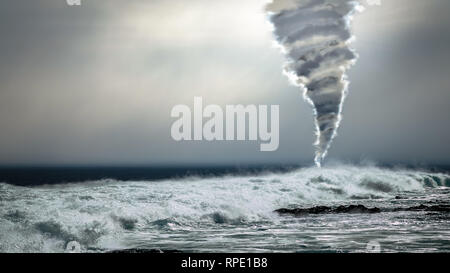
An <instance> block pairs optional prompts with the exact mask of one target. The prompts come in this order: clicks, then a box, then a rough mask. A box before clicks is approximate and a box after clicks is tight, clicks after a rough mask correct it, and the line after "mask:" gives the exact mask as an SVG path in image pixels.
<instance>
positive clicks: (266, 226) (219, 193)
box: [0, 166, 450, 252]
mask: <svg viewBox="0 0 450 273" xmlns="http://www.w3.org/2000/svg"><path fill="white" fill-rule="evenodd" d="M449 186H450V176H449V175H447V174H443V173H430V172H423V171H412V170H393V169H382V168H377V167H354V166H339V167H328V168H322V169H317V168H304V169H299V170H295V171H291V172H288V173H283V174H266V175H261V176H239V177H233V176H227V177H218V178H196V177H190V178H184V179H179V180H166V181H158V182H155V181H127V182H124V181H115V180H100V181H91V182H82V183H71V184H59V185H51V186H37V187H20V186H14V185H10V184H5V183H1V184H0V252H63V251H65V249H66V246H67V244H68V243H69V242H71V241H76V242H78V243H79V244H80V245H81V251H86V252H106V251H111V250H117V249H130V248H140V249H164V250H166V249H170V250H179V251H188V252H191V251H194V252H206V251H208V252H209V251H212V252H366V251H367V248H366V247H367V244H368V243H369V242H371V243H372V244H373V242H378V243H379V244H380V246H381V251H385V252H449V251H450V222H449V220H450V214H449V213H448V212H445V211H444V212H432V211H382V212H381V213H375V214H317V215H316V214H315V215H303V216H301V217H293V216H288V215H279V214H277V213H275V212H274V210H276V209H279V208H285V207H294V206H295V207H313V206H318V205H329V206H334V205H349V204H363V205H365V206H367V207H378V208H407V207H411V206H417V205H449V203H450V188H449Z"/></svg>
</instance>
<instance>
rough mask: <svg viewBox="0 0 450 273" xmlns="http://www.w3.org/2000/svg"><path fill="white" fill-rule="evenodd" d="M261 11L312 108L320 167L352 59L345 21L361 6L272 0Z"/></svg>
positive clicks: (344, 0) (339, 0) (345, 0)
mask: <svg viewBox="0 0 450 273" xmlns="http://www.w3.org/2000/svg"><path fill="white" fill-rule="evenodd" d="M367 3H368V4H379V2H373V1H368V2H367ZM266 10H267V12H268V14H269V16H270V21H271V23H272V24H273V27H274V34H275V37H276V40H277V42H278V43H279V45H280V46H281V48H282V51H283V53H284V54H285V55H286V57H287V59H288V61H287V63H286V64H285V67H284V72H285V74H286V75H287V76H288V77H289V79H290V80H291V82H292V83H293V84H294V85H296V86H299V87H300V88H301V89H302V90H303V96H304V98H305V100H306V101H307V102H308V103H309V104H311V105H312V107H313V110H314V118H315V127H316V135H317V139H316V142H315V143H314V145H315V147H316V155H315V160H314V161H315V163H316V165H317V166H318V167H320V166H321V164H322V160H323V159H324V158H325V156H326V155H327V151H328V149H329V148H330V145H331V143H332V141H333V139H334V138H335V136H336V132H337V129H338V127H339V124H340V122H341V119H342V107H343V103H344V100H345V96H346V95H347V88H348V84H349V81H348V80H347V76H346V71H347V70H348V68H349V67H350V66H351V65H352V64H354V62H355V61H356V59H357V54H356V53H355V52H354V51H353V50H352V48H350V45H349V44H350V42H351V40H352V37H353V36H352V33H351V22H352V18H353V15H354V14H355V13H356V12H358V11H362V10H363V5H362V4H361V3H360V2H358V1H354V0H274V1H272V2H271V3H270V4H268V5H267V7H266Z"/></svg>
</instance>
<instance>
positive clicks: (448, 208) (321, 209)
mask: <svg viewBox="0 0 450 273" xmlns="http://www.w3.org/2000/svg"><path fill="white" fill-rule="evenodd" d="M398 211H428V212H450V205H433V206H426V205H419V206H414V207H400V208H385V209H380V208H377V207H374V208H367V207H365V206H363V205H348V206H338V207H328V206H317V207H311V208H294V209H287V208H282V209H277V210H275V212H277V213H279V214H290V215H294V216H302V215H308V214H337V213H368V214H370V213H379V212H398Z"/></svg>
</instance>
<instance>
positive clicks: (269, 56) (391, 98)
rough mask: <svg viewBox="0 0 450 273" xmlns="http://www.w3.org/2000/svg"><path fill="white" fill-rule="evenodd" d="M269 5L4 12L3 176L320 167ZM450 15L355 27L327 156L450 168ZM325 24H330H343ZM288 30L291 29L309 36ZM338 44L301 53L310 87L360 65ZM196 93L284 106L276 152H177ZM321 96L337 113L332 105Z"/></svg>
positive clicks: (398, 10) (40, 6) (232, 148)
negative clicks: (32, 167) (79, 167)
mask: <svg viewBox="0 0 450 273" xmlns="http://www.w3.org/2000/svg"><path fill="white" fill-rule="evenodd" d="M264 2H265V1H257V0H255V1H250V0H249V1H238V0H232V1H231V0H230V1H209V0H196V1H189V3H187V1H178V0H169V1H144V0H142V1H141V0H132V1H119V0H110V1H87V0H86V1H82V6H81V7H69V6H67V5H66V3H65V1H63V0H61V1H59V0H58V1H55V0H39V1H31V0H30V1H17V0H4V1H1V2H0V60H1V64H0V130H1V132H0V164H14V163H29V164H47V163H51V164H72V163H77V164H112V163H116V164H119V163H136V164H147V163H148V164H151V163H204V162H209V163H214V164H222V163H258V162H266V163H267V162H277V163H284V162H290V163H292V162H294V163H296V162H310V155H311V153H312V152H313V150H312V148H311V147H310V143H311V142H312V141H313V136H312V135H311V130H313V128H314V127H313V126H314V125H313V124H312V121H311V119H310V111H309V109H308V107H302V105H303V104H302V102H301V99H299V96H298V92H297V90H296V88H295V87H290V86H289V85H288V84H287V83H286V80H285V78H284V77H283V75H281V73H280V71H279V67H280V66H281V65H282V62H283V57H282V56H281V54H279V52H277V51H276V50H273V48H271V39H272V37H271V34H270V30H269V29H268V28H267V26H266V25H265V17H264V14H263V6H264V4H265V3H264ZM449 9H450V2H448V1H446V0H433V1H418V0H417V1H409V0H408V1H405V0H392V1H385V3H383V5H382V6H381V7H379V8H375V9H368V10H367V11H366V12H365V13H364V14H363V15H361V16H357V17H356V18H355V19H356V20H361V21H360V22H359V23H358V24H357V25H358V26H357V27H356V29H355V33H356V35H357V36H358V40H356V42H355V43H354V44H353V45H354V47H355V48H356V50H357V51H358V53H359V54H360V55H361V58H360V62H358V64H357V65H356V66H355V67H354V68H353V69H352V70H351V71H350V77H351V79H352V85H351V87H350V88H351V90H350V92H351V94H352V96H350V97H349V100H348V101H347V103H346V108H345V110H344V115H345V119H344V122H343V123H342V128H341V131H340V135H341V136H340V137H339V138H338V139H337V142H336V145H335V146H333V148H332V149H331V150H330V156H332V157H335V158H341V159H355V158H356V159H358V158H359V157H360V156H361V155H363V156H367V157H370V158H372V159H375V160H377V159H379V160H382V161H408V160H411V159H418V160H424V161H427V162H432V161H434V162H441V163H442V162H447V163H450V161H449V160H448V154H449V153H450V150H449V149H450V148H449V147H450V145H447V144H446V139H450V128H449V126H448V125H447V124H448V121H447V119H448V117H449V116H450V105H449V103H450V97H449V96H450V95H449V94H450V92H448V90H449V89H450V79H449V77H448V75H447V74H448V71H449V70H450V60H449V59H448V56H450V54H449V53H448V48H449V45H450V33H449V29H450V22H449V19H448V16H447V11H448V10H449ZM294 15H295V14H292V16H294ZM314 16H315V17H316V18H320V19H318V20H319V21H320V22H321V23H323V24H324V25H330V20H328V19H326V18H332V17H333V16H335V15H333V14H332V12H331V13H330V12H323V13H322V14H321V13H318V14H315V15H314ZM283 18H284V19H282V17H279V20H280V25H283V28H284V29H285V31H291V30H292V31H294V32H298V31H300V29H296V26H293V25H292V24H290V21H289V20H292V19H291V18H290V17H289V16H286V17H283ZM283 20H284V21H283ZM304 20H308V18H307V17H305V19H304ZM333 20H334V19H333ZM333 20H332V21H333ZM374 22H377V23H376V24H375V23H374ZM296 35H306V33H300V32H298V33H297V34H296ZM303 37H305V36H303ZM330 45H331V47H332V50H328V51H325V52H322V54H318V53H317V52H315V51H314V48H308V47H305V48H302V49H296V50H293V51H292V55H293V56H295V57H296V58H302V57H303V59H304V60H303V62H302V63H301V64H300V63H299V65H297V66H295V68H294V69H295V70H296V71H298V73H299V74H304V75H311V73H314V71H315V70H317V69H320V65H319V63H323V62H330V61H336V62H337V63H339V62H340V61H341V60H345V59H347V58H350V57H351V56H350V55H348V54H351V53H349V52H348V51H346V49H345V47H341V46H338V44H337V43H336V42H335V41H331V42H330ZM316 55H320V57H315V56H316ZM318 65H319V67H318ZM333 82H334V80H333V79H332V78H329V79H324V80H323V81H318V82H313V83H311V84H312V85H311V86H310V87H311V88H324V87H326V86H327V85H328V84H333ZM199 95H200V96H203V97H204V101H205V103H206V104H220V105H224V104H280V130H281V131H280V138H281V139H280V149H279V151H277V152H276V153H269V154H268V153H260V152H258V149H257V147H256V146H252V145H251V144H248V143H245V142H242V143H241V142H239V143H200V142H199V143H174V142H173V141H172V139H171V138H170V126H171V122H172V120H171V119H170V110H171V108H172V107H173V106H174V105H176V104H187V105H191V104H192V100H193V97H194V96H199ZM316 95H317V97H316V100H317V101H318V102H319V101H320V103H318V104H317V107H318V108H320V109H321V110H320V111H322V112H324V113H328V114H330V115H332V113H333V112H335V111H336V109H335V108H334V109H333V107H331V108H330V107H329V106H327V105H329V103H328V102H329V99H330V98H328V97H321V96H320V95H319V94H316ZM339 99H340V98H339V96H335V97H333V98H331V100H332V101H334V100H339ZM329 126H330V125H329V124H327V123H326V122H325V120H324V122H323V123H322V124H321V128H322V129H325V128H327V127H329Z"/></svg>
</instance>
